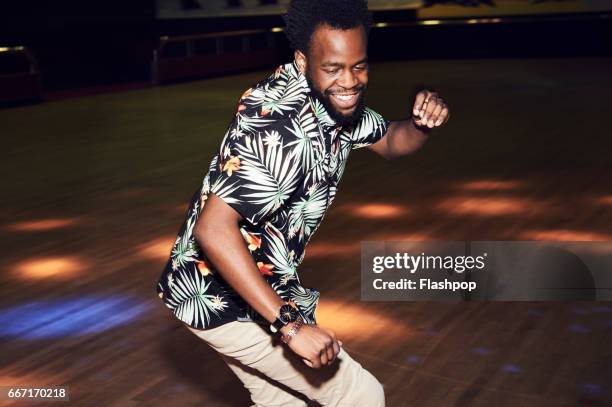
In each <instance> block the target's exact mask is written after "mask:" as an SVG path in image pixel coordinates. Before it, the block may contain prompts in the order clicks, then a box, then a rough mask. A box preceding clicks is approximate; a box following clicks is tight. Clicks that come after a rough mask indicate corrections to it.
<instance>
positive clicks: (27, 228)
mask: <svg viewBox="0 0 612 407" xmlns="http://www.w3.org/2000/svg"><path fill="white" fill-rule="evenodd" d="M77 221H78V220H77V219H76V218H64V219H39V220H30V221H26V222H16V223H13V224H11V225H8V226H7V229H9V230H12V231H15V232H47V231H49V230H56V229H62V228H65V227H67V226H71V225H74V224H75V223H77Z"/></svg>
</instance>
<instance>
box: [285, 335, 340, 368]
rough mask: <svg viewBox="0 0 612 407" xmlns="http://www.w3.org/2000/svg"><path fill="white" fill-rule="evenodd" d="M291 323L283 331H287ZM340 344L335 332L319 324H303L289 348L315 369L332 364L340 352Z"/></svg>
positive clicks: (290, 342)
mask: <svg viewBox="0 0 612 407" xmlns="http://www.w3.org/2000/svg"><path fill="white" fill-rule="evenodd" d="M290 325H291V324H289V326H287V327H285V328H283V329H282V331H283V332H284V333H286V331H287V330H288V329H289V328H290ZM340 345H341V343H339V342H338V339H336V334H335V333H333V332H332V331H330V330H328V329H324V328H320V327H319V326H318V325H303V326H302V327H301V328H300V330H299V331H298V333H297V334H296V335H295V336H294V337H293V338H291V340H290V341H289V343H288V346H289V348H290V349H291V350H292V351H293V352H295V353H296V354H298V355H299V356H301V357H302V359H303V360H304V363H306V364H307V365H308V366H310V367H312V368H315V369H318V368H320V367H322V366H327V365H331V364H332V363H333V362H334V361H335V360H336V356H338V353H340Z"/></svg>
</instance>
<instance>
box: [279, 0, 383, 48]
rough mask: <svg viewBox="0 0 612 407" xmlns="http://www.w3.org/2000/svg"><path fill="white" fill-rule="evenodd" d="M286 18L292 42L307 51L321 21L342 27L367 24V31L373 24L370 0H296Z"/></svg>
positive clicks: (289, 37) (289, 38)
mask: <svg viewBox="0 0 612 407" xmlns="http://www.w3.org/2000/svg"><path fill="white" fill-rule="evenodd" d="M283 19H284V20H285V24H286V27H285V34H286V35H287V39H288V40H289V44H290V45H291V47H292V48H293V49H294V50H299V51H302V52H304V53H308V51H309V49H310V40H311V38H312V34H313V33H314V32H315V30H316V29H317V27H318V26H319V25H321V24H327V25H329V26H330V27H332V28H336V29H340V30H348V29H351V28H355V27H359V26H363V28H364V29H365V31H366V34H367V33H369V32H370V29H371V28H372V24H373V20H372V13H371V12H370V11H369V10H368V1H367V0H292V1H291V3H290V4H289V9H288V10H287V13H286V14H284V15H283Z"/></svg>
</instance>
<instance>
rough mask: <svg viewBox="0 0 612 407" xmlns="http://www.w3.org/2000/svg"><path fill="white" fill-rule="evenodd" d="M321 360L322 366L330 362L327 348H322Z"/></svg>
mask: <svg viewBox="0 0 612 407" xmlns="http://www.w3.org/2000/svg"><path fill="white" fill-rule="evenodd" d="M319 360H320V361H321V366H325V365H326V364H327V363H328V362H329V359H328V358H327V348H325V349H322V350H321V352H320V353H319Z"/></svg>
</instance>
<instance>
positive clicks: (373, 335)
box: [317, 299, 412, 344]
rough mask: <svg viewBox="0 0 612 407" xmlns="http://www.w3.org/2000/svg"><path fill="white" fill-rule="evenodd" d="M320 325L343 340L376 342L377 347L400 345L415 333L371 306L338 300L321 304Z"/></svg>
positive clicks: (318, 310)
mask: <svg viewBox="0 0 612 407" xmlns="http://www.w3.org/2000/svg"><path fill="white" fill-rule="evenodd" d="M317 322H318V323H319V324H321V325H322V326H324V327H329V328H330V329H332V330H333V331H334V332H335V333H336V334H337V335H338V338H339V339H340V340H342V339H343V338H353V339H359V338H363V340H374V339H375V340H376V342H377V343H378V344H397V343H402V342H405V341H407V340H409V339H410V337H411V336H412V330H411V329H410V328H409V327H408V326H407V325H406V324H405V323H403V322H402V321H400V320H398V319H397V318H393V317H391V316H388V315H385V312H384V310H380V311H379V312H377V311H376V308H375V307H373V306H372V305H371V304H364V305H357V304H354V303H348V302H343V301H336V300H328V299H325V300H321V301H320V303H319V307H317Z"/></svg>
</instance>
